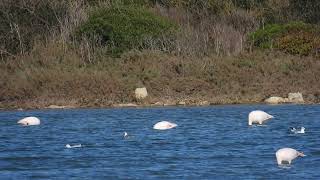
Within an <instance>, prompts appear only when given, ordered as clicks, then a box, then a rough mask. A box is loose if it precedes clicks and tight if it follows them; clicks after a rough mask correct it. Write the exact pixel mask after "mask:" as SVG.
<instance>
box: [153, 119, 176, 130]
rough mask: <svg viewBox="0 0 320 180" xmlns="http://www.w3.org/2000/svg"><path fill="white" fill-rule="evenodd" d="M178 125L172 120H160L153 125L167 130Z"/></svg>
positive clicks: (154, 127) (158, 128)
mask: <svg viewBox="0 0 320 180" xmlns="http://www.w3.org/2000/svg"><path fill="white" fill-rule="evenodd" d="M177 126H178V125H177V124H175V123H171V122H168V121H160V122H158V123H156V124H155V125H154V126H153V129H157V130H166V129H171V128H174V127H177Z"/></svg>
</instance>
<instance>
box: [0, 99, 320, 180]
mask: <svg viewBox="0 0 320 180" xmlns="http://www.w3.org/2000/svg"><path fill="white" fill-rule="evenodd" d="M256 109H260V110H264V111H266V112H268V113H270V114H272V115H273V116H275V119H272V120H270V121H268V122H267V123H266V126H253V127H249V126H248V121H247V116H248V113H249V112H250V111H252V110H256ZM26 116H36V117H39V118H40V119H41V125H40V126H29V127H22V126H19V125H17V123H16V122H17V120H19V119H21V118H24V117H26ZM160 120H169V121H172V122H174V123H177V124H178V127H176V128H174V129H171V130H167V131H157V130H153V129H152V126H153V124H155V123H156V122H158V121H160ZM301 126H304V127H305V128H306V133H305V134H291V133H290V131H289V127H301ZM124 132H127V133H128V136H127V137H126V138H124V137H123V133H124ZM319 137H320V106H319V105H279V106H265V105H235V106H211V107H185V108H180V107H168V108H128V109H73V110H36V111H2V112H0V179H94V178H95V179H179V180H180V179H302V178H303V179H320V143H319V142H320V141H319ZM66 144H71V145H77V144H81V147H79V148H66ZM283 147H292V148H295V149H298V150H300V151H303V152H304V153H305V154H306V155H307V156H306V157H304V158H297V159H295V160H294V161H293V164H292V165H291V166H285V167H279V166H278V165H277V163H276V159H275V152H276V151H277V150H278V149H279V148H283Z"/></svg>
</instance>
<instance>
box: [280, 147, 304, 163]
mask: <svg viewBox="0 0 320 180" xmlns="http://www.w3.org/2000/svg"><path fill="white" fill-rule="evenodd" d="M298 156H300V157H304V156H305V155H304V154H303V152H298V151H297V150H295V149H292V148H282V149H279V150H278V151H277V152H276V158H277V163H278V165H281V164H282V163H283V162H288V163H289V164H291V161H292V160H294V159H295V158H297V157H298Z"/></svg>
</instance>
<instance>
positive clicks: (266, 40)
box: [249, 22, 320, 55]
mask: <svg viewBox="0 0 320 180" xmlns="http://www.w3.org/2000/svg"><path fill="white" fill-rule="evenodd" d="M249 36H250V37H249V38H250V39H251V41H252V42H253V44H254V45H255V46H256V47H258V48H263V49H270V48H274V49H278V50H281V51H283V52H286V53H289V54H294V55H312V54H313V53H315V52H316V49H318V48H320V46H319V45H320V41H319V39H320V30H319V27H318V26H316V25H311V24H305V23H303V22H291V23H288V24H283V25H280V24H271V25H267V26H265V28H263V29H258V30H257V31H255V32H253V33H252V34H250V35H249Z"/></svg>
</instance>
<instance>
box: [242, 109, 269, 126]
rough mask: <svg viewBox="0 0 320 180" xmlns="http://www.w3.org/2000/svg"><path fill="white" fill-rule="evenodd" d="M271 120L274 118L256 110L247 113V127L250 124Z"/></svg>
mask: <svg viewBox="0 0 320 180" xmlns="http://www.w3.org/2000/svg"><path fill="white" fill-rule="evenodd" d="M271 118H274V117H273V116H271V115H270V114H268V113H266V112H264V111H260V110H256V111H252V112H250V113H249V116H248V121H249V122H248V123H249V125H252V123H259V124H262V123H263V122H264V121H266V120H268V119H271Z"/></svg>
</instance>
